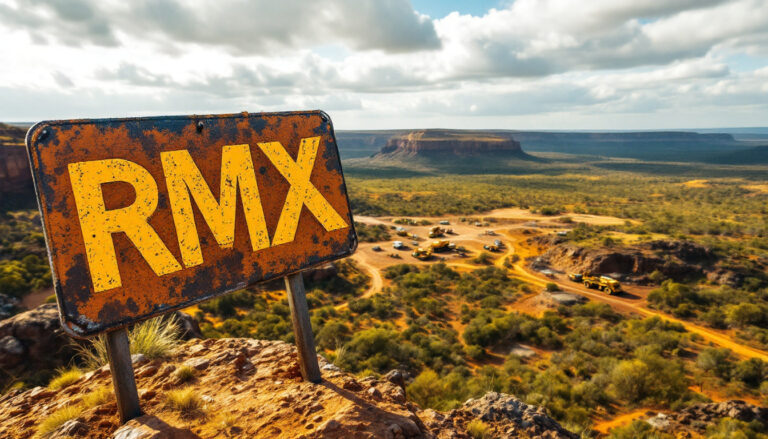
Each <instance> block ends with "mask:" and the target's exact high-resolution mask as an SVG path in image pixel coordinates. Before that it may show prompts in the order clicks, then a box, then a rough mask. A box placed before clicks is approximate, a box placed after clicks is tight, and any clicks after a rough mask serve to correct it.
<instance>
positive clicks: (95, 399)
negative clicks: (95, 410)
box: [82, 386, 112, 410]
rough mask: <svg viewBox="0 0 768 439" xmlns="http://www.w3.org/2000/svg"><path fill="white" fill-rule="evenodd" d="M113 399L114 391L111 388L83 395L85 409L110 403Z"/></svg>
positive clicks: (103, 388)
mask: <svg viewBox="0 0 768 439" xmlns="http://www.w3.org/2000/svg"><path fill="white" fill-rule="evenodd" d="M111 399H112V389H111V388H110V387H109V386H103V387H99V388H98V389H96V390H94V391H92V392H89V393H86V394H85V395H83V402H82V405H83V409H84V410H87V409H89V408H92V407H96V406H100V405H102V404H106V403H108V402H109V401H110V400H111Z"/></svg>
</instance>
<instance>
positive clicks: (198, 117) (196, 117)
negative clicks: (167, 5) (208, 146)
mask: <svg viewBox="0 0 768 439" xmlns="http://www.w3.org/2000/svg"><path fill="white" fill-rule="evenodd" d="M303 114H307V115H309V114H318V115H320V116H321V117H325V118H327V120H329V121H330V120H331V119H330V117H328V114H327V113H326V112H324V111H322V110H298V111H274V112H258V113H251V112H248V111H243V112H240V113H222V114H200V115H198V114H177V115H170V116H136V117H102V118H92V119H51V120H43V121H40V122H38V123H36V124H34V125H32V127H31V128H30V129H29V131H28V132H27V135H29V133H30V132H31V131H32V129H34V128H36V127H37V126H40V125H51V126H61V125H75V124H83V123H109V122H125V121H136V122H142V121H156V120H184V119H186V120H206V119H234V118H237V117H253V116H300V115H303Z"/></svg>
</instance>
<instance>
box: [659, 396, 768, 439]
mask: <svg viewBox="0 0 768 439" xmlns="http://www.w3.org/2000/svg"><path fill="white" fill-rule="evenodd" d="M723 418H731V419H736V420H739V421H743V422H747V423H749V422H756V423H759V424H760V425H762V426H763V428H768V408H766V407H759V406H756V405H754V404H748V403H746V402H744V401H740V400H731V401H723V402H713V403H708V404H695V405H692V406H689V407H686V408H683V409H681V410H680V411H679V412H673V413H659V414H657V415H655V416H653V417H651V418H648V419H647V420H646V422H648V423H649V424H651V426H653V427H654V428H656V429H658V430H664V431H669V432H677V433H681V432H691V433H694V434H695V435H699V434H703V433H705V432H706V430H707V428H708V427H710V426H712V425H715V424H717V423H718V422H719V421H720V420H721V419H723ZM678 437H689V436H678ZM695 437H698V436H695Z"/></svg>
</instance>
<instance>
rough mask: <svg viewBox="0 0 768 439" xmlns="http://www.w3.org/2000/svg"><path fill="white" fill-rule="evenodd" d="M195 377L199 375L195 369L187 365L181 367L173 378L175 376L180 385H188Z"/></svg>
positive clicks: (174, 373)
mask: <svg viewBox="0 0 768 439" xmlns="http://www.w3.org/2000/svg"><path fill="white" fill-rule="evenodd" d="M195 375H197V371H196V370H195V368H194V367H192V366H188V365H186V364H185V365H183V366H179V368H178V369H176V371H175V372H173V376H175V377H176V379H177V380H179V382H180V383H186V382H187V381H190V380H192V379H193V378H194V377H195Z"/></svg>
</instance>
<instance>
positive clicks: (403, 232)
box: [395, 227, 408, 236]
mask: <svg viewBox="0 0 768 439" xmlns="http://www.w3.org/2000/svg"><path fill="white" fill-rule="evenodd" d="M395 232H397V236H408V231H407V230H405V228H404V227H398V228H396V229H395Z"/></svg>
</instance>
